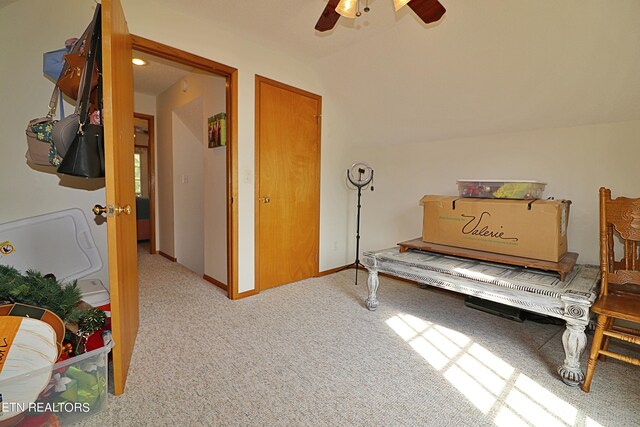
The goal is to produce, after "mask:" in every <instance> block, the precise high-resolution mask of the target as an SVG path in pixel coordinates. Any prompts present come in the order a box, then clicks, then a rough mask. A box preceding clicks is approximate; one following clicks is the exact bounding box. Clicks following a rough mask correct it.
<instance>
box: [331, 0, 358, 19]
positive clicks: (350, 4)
mask: <svg viewBox="0 0 640 427" xmlns="http://www.w3.org/2000/svg"><path fill="white" fill-rule="evenodd" d="M357 9H358V0H340V3H338V6H336V12H338V13H339V14H340V15H342V16H344V17H345V18H351V19H354V18H355V17H356V11H357Z"/></svg>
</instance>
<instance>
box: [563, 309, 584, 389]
mask: <svg viewBox="0 0 640 427" xmlns="http://www.w3.org/2000/svg"><path fill="white" fill-rule="evenodd" d="M585 327H586V325H585V324H584V323H583V322H576V321H569V320H568V321H567V329H566V330H565V331H564V334H562V345H563V346H564V353H565V359H564V364H563V365H562V366H560V367H559V368H558V374H560V377H561V378H562V381H563V382H564V383H565V384H567V385H569V386H572V387H577V386H578V385H579V384H580V383H581V382H582V380H584V373H583V372H582V370H581V369H580V356H581V355H582V353H583V352H584V349H585V347H586V346H587V336H586V335H585V333H584V329H585Z"/></svg>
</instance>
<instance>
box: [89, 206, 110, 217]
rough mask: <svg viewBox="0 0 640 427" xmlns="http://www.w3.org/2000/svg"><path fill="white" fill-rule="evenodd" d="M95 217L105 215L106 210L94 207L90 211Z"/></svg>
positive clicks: (101, 207) (102, 207)
mask: <svg viewBox="0 0 640 427" xmlns="http://www.w3.org/2000/svg"><path fill="white" fill-rule="evenodd" d="M91 210H92V211H93V213H94V214H95V215H96V216H100V215H102V214H105V213H107V208H105V207H104V206H100V205H95V206H94V207H93V209H91Z"/></svg>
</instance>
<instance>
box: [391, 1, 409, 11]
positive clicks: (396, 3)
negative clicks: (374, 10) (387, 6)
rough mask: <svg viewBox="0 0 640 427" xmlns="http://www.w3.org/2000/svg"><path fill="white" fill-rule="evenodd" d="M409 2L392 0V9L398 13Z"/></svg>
mask: <svg viewBox="0 0 640 427" xmlns="http://www.w3.org/2000/svg"><path fill="white" fill-rule="evenodd" d="M410 1H411V0H393V7H394V9H395V10H396V12H397V11H399V10H400V9H401V8H402V7H403V6H406V4H407V3H409V2H410Z"/></svg>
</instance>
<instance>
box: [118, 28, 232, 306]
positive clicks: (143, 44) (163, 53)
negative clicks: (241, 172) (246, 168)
mask: <svg viewBox="0 0 640 427" xmlns="http://www.w3.org/2000/svg"><path fill="white" fill-rule="evenodd" d="M130 37H131V45H132V48H133V49H135V50H138V51H140V52H144V53H148V54H150V55H153V56H157V57H160V58H164V59H167V60H170V61H174V62H177V63H180V64H185V65H189V66H191V67H194V68H197V69H199V70H203V71H206V72H209V73H212V74H216V75H219V76H222V77H224V78H225V79H226V92H227V96H226V98H227V100H226V102H227V137H228V141H227V159H226V161H227V282H228V285H227V286H228V290H227V296H228V297H229V298H231V299H237V298H241V297H242V295H241V294H239V293H238V70H237V69H236V68H233V67H230V66H228V65H224V64H221V63H219V62H215V61H212V60H210V59H207V58H203V57H201V56H198V55H194V54H192V53H189V52H185V51H183V50H180V49H177V48H174V47H171V46H167V45H164V44H161V43H158V42H155V41H153V40H149V39H145V38H144V37H140V36H136V35H134V34H131V36H130Z"/></svg>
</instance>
